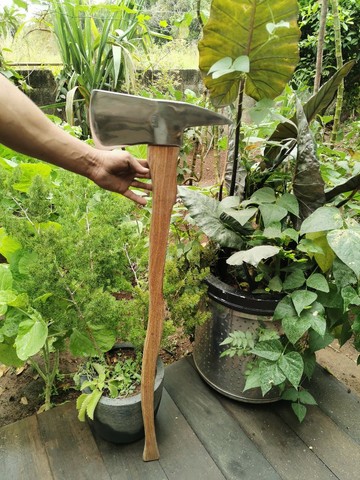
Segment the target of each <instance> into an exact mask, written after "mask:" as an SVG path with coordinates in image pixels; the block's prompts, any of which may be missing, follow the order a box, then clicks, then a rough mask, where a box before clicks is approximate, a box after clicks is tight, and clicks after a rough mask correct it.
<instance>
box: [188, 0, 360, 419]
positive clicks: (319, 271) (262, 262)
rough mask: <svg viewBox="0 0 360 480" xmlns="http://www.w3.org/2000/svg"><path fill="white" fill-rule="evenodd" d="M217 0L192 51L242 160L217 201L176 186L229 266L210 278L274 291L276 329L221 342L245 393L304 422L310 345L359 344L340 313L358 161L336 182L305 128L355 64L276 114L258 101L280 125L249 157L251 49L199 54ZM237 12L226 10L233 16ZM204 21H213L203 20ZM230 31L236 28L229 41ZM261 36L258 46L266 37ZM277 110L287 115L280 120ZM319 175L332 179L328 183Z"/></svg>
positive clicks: (353, 268) (354, 266) (351, 268)
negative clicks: (235, 362) (227, 118)
mask: <svg viewBox="0 0 360 480" xmlns="http://www.w3.org/2000/svg"><path fill="white" fill-rule="evenodd" d="M274 3H277V2H274ZM278 3H279V4H281V2H278ZM215 5H216V8H217V9H218V10H216V9H215ZM224 5H230V3H229V4H224V3H222V4H221V5H220V2H219V4H217V3H216V2H214V3H213V10H212V14H213V22H214V24H215V21H218V23H217V24H216V25H217V27H218V30H216V29H215V27H214V28H213V29H210V28H209V31H208V36H206V35H205V34H204V40H203V44H202V46H203V49H202V48H200V56H202V57H203V58H202V60H203V61H204V62H205V61H208V64H206V68H203V71H204V73H209V74H210V75H211V76H212V79H211V81H212V82H213V83H212V84H211V82H209V84H208V86H209V87H212V89H211V88H210V94H211V96H212V97H213V99H215V103H216V102H218V101H219V104H228V103H232V102H233V101H234V100H237V101H238V105H237V107H238V113H237V115H238V116H237V120H236V134H235V145H237V148H238V149H237V150H235V152H234V158H235V159H236V160H239V162H240V161H241V162H242V163H239V167H237V163H236V162H234V168H233V173H232V184H231V188H230V196H229V197H226V198H224V199H222V200H220V201H219V200H218V199H215V198H212V196H210V195H209V194H204V193H201V192H199V191H198V190H196V189H189V188H181V189H180V196H181V198H182V200H183V202H184V204H185V206H186V207H187V208H188V210H189V214H190V217H191V219H192V220H193V221H194V222H195V224H196V225H197V226H198V227H200V229H201V230H202V231H203V232H204V233H205V234H206V235H207V236H208V237H209V238H210V240H211V241H213V242H214V244H215V245H216V246H217V247H218V248H219V250H220V253H221V256H222V257H224V256H225V260H226V263H227V265H222V263H221V261H220V260H219V261H217V262H216V264H214V266H213V270H214V272H215V274H220V272H222V273H224V272H225V273H226V278H225V277H223V280H224V281H227V280H230V281H231V282H232V283H233V284H237V285H238V286H239V288H241V289H245V290H247V291H250V292H252V293H253V294H256V293H258V292H261V293H264V292H275V293H277V294H280V295H281V296H282V299H281V300H280V301H279V303H278V306H277V308H276V310H275V313H274V321H275V322H278V328H277V331H278V332H281V333H276V332H275V336H274V337H273V338H266V339H262V338H261V337H260V334H259V332H256V333H255V334H254V333H249V332H235V333H233V334H232V335H231V336H230V337H229V338H228V339H226V340H225V342H223V345H224V346H226V347H227V349H226V350H225V351H224V353H223V355H231V356H233V355H241V356H244V355H245V356H247V357H249V358H250V359H251V361H250V364H248V365H249V369H248V371H247V380H246V386H245V389H249V388H256V387H259V388H260V389H261V391H262V394H263V395H265V394H266V393H267V392H269V391H270V389H271V388H272V387H273V386H277V387H278V388H279V389H280V392H282V393H283V395H284V398H286V396H289V398H288V399H290V400H291V401H292V407H293V410H294V412H295V414H296V415H297V416H298V418H299V420H300V421H302V420H303V418H304V415H305V413H306V405H307V404H311V403H312V401H313V400H312V397H311V398H310V397H309V395H308V393H307V392H306V390H305V389H304V388H303V387H302V382H303V379H304V378H305V377H307V378H309V379H310V378H311V376H312V374H313V371H314V365H315V351H316V350H318V349H320V348H324V347H325V346H327V345H328V344H329V343H330V342H331V341H332V340H333V339H334V337H337V338H339V339H340V342H341V343H344V342H345V341H347V340H348V339H349V338H351V336H353V337H354V338H355V340H357V341H358V330H357V323H356V322H354V321H353V320H350V319H349V317H348V316H349V313H350V312H351V313H352V315H357V312H358V309H359V303H360V298H359V275H360V271H359V269H358V264H359V262H360V259H359V258H358V253H357V252H358V251H359V249H360V237H359V231H360V225H359V223H358V222H357V221H356V219H355V216H356V214H357V213H358V207H357V202H356V201H354V202H351V199H352V198H353V197H355V198H356V199H357V198H358V197H357V190H358V187H359V175H358V170H357V166H358V165H356V163H357V161H356V159H355V164H354V160H353V161H352V166H351V167H350V166H347V167H346V168H345V162H343V163H341V162H339V163H340V165H342V169H343V170H345V172H344V173H345V174H346V175H347V176H348V177H350V178H348V179H347V180H346V181H344V177H342V178H341V179H340V176H341V175H340V176H339V168H338V166H335V165H334V164H333V163H332V164H331V160H330V159H329V158H328V155H329V154H328V153H325V147H324V146H322V145H321V144H320V145H319V146H318V145H317V144H316V142H315V138H314V136H313V133H312V131H311V130H310V127H309V123H310V122H311V120H313V119H315V118H316V117H317V115H323V114H324V112H325V110H326V108H327V107H328V106H329V104H330V103H331V101H332V99H333V97H334V95H335V93H336V89H337V87H338V85H339V83H340V82H341V80H342V79H343V78H344V76H346V75H347V74H348V73H349V71H350V70H351V68H352V67H353V62H350V63H348V64H346V65H345V66H344V67H343V68H342V69H341V70H339V71H338V72H336V73H335V75H334V76H333V77H332V78H330V79H329V80H328V82H327V83H326V84H325V85H324V86H323V87H322V89H321V90H320V91H319V92H318V94H317V95H315V96H313V97H312V98H310V100H309V101H308V102H307V103H305V104H304V105H302V104H301V103H300V101H299V100H297V99H296V98H295V99H294V97H292V96H290V95H289V96H287V93H288V92H289V91H290V90H289V89H287V92H286V93H285V94H284V95H283V98H285V102H286V103H285V108H284V110H283V111H282V112H278V111H276V110H274V105H273V103H271V102H269V101H268V100H266V99H263V100H262V103H261V102H259V106H258V108H257V111H256V112H255V114H256V116H257V117H258V119H260V121H261V119H262V118H264V117H265V119H266V118H269V117H266V115H268V113H266V112H269V110H270V111H271V112H272V114H273V115H274V111H275V115H274V118H275V120H276V121H280V123H279V124H278V125H277V127H276V128H275V131H274V133H273V134H272V135H270V138H269V140H268V145H267V147H266V148H265V151H264V153H265V158H264V157H262V156H261V152H260V153H258V157H257V158H256V160H255V161H253V162H252V163H251V161H249V160H250V159H249V157H248V156H247V144H246V141H245V139H243V138H241V133H242V132H244V131H246V128H248V127H244V128H242V126H241V120H240V119H241V114H242V86H241V82H245V85H246V82H248V76H247V75H248V73H247V71H248V70H249V67H248V58H250V72H251V71H252V60H251V55H249V54H248V52H246V51H245V52H239V51H237V52H236V55H231V54H227V55H226V54H223V55H222V56H218V57H217V58H215V56H216V55H215V54H214V56H213V57H212V63H210V61H209V59H208V58H207V54H208V52H212V51H213V52H216V48H217V45H218V43H217V36H216V34H219V33H220V32H224V31H225V26H224V25H222V24H221V18H220V17H219V18H218V16H219V12H220V11H221V8H223V6H224ZM264 5H265V4H264ZM278 6H279V5H278ZM236 11H237V9H236V8H235V7H234V6H233V10H232V13H233V16H234V18H235V17H236V15H235V12H236ZM223 18H224V16H223ZM234 21H236V20H234ZM279 21H280V20H279ZM273 23H274V24H276V22H273ZM208 25H213V23H212V22H211V20H210V21H209V24H208ZM226 31H227V36H229V34H228V30H226ZM235 31H236V28H235V26H234V27H233V28H232V29H231V30H230V38H232V37H231V35H232V34H234V32H235ZM279 32H280V30H279ZM268 33H269V31H268ZM262 40H263V41H264V42H266V35H265V34H264V33H263V36H262ZM282 40H284V38H283V39H282ZM223 43H224V44H225V45H226V42H223ZM229 43H230V45H231V42H229ZM200 45H201V44H200ZM219 48H223V47H222V46H221V47H219ZM219 57H220V58H219ZM262 73H264V72H262ZM261 78H262V80H263V81H264V83H266V86H267V87H268V86H271V85H272V83H271V82H270V80H269V78H270V76H269V75H267V76H265V75H262V77H261ZM223 79H224V81H223ZM222 82H223V83H222ZM226 82H227V83H226ZM239 82H240V92H239ZM225 85H226V86H225ZM232 88H233V90H231V89H232ZM274 89H276V81H275V83H274ZM248 93H249V91H248ZM226 95H228V96H226ZM252 96H253V97H254V98H257V97H256V95H252ZM266 96H271V95H269V94H268V93H267V94H266ZM291 98H293V105H291V101H290V99H291ZM219 99H220V100H219ZM224 99H225V100H224ZM260 103H261V104H260ZM283 112H285V113H286V114H287V116H288V117H290V119H291V120H286V119H285V118H284V117H283V116H282V115H281V114H282V113H283ZM294 112H295V114H294ZM265 121H266V120H265ZM273 125H274V122H273ZM248 130H250V128H248ZM260 131H261V128H258V136H257V137H256V138H255V139H254V140H253V143H254V144H255V145H256V144H258V145H259V144H260V145H265V146H266V141H265V142H264V141H263V140H262V138H261V136H260ZM264 131H266V130H264ZM259 137H260V138H259ZM250 142H251V140H250ZM295 146H296V147H297V148H296V153H295V154H294V153H293V152H294V147H295ZM250 148H251V143H250ZM319 152H322V157H321V160H323V158H324V157H325V158H328V162H327V164H326V167H327V170H326V173H327V178H324V177H323V175H322V173H323V171H325V170H324V163H320V159H319V156H318V155H319ZM239 153H240V154H241V157H240V158H238V154H239ZM344 155H345V156H346V154H344ZM332 156H334V157H335V156H336V153H334V152H333V153H332ZM356 158H357V157H356ZM330 164H331V166H330ZM239 174H241V177H240V175H239ZM238 179H239V180H238ZM327 179H330V180H331V182H332V183H331V182H330V184H328V185H327V184H326V183H325V180H327ZM235 181H238V183H239V192H238V195H234V189H232V186H233V185H234V183H233V182H235ZM240 187H241V188H240ZM351 191H352V193H350V192H351ZM339 207H343V208H339ZM225 260H223V262H224V261H225ZM225 267H226V268H225ZM354 324H355V328H354ZM272 335H274V333H272ZM356 345H358V344H357V343H356ZM287 392H290V393H287ZM290 397H291V398H290Z"/></svg>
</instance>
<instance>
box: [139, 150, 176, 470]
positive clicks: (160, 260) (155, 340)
mask: <svg viewBox="0 0 360 480" xmlns="http://www.w3.org/2000/svg"><path fill="white" fill-rule="evenodd" d="M178 155H179V147H166V146H149V147H148V162H149V166H150V171H151V179H152V185H153V201H152V216H151V225H150V253H149V293H150V303H149V320H148V326H147V332H146V339H145V345H144V353H143V364H142V376H141V404H142V414H143V419H144V429H145V448H144V453H143V460H144V461H145V462H148V461H151V460H158V459H159V450H158V446H157V442H156V433H155V418H154V382H155V373H156V362H157V357H158V355H159V349H160V342H161V335H162V331H163V321H164V315H165V302H164V298H163V278H164V267H165V258H166V249H167V242H168V234H169V226H170V218H171V211H172V207H173V205H174V203H175V200H176V189H177V186H176V172H177V159H178Z"/></svg>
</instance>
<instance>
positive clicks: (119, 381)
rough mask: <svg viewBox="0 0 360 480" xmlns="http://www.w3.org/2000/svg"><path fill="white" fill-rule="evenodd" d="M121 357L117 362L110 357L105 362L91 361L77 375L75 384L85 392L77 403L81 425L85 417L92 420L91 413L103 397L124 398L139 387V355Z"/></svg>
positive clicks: (100, 360)
mask: <svg viewBox="0 0 360 480" xmlns="http://www.w3.org/2000/svg"><path fill="white" fill-rule="evenodd" d="M109 355H110V354H109ZM123 356H124V355H120V356H119V358H118V357H115V356H114V355H111V357H110V356H109V357H108V359H104V358H103V357H102V358H99V359H92V361H90V362H87V363H86V364H85V365H84V366H83V367H81V369H80V370H79V372H78V373H77V374H76V377H75V380H76V382H77V384H78V386H79V388H80V389H81V390H82V391H83V392H84V393H82V394H81V395H80V396H79V397H78V399H77V401H76V408H77V409H78V411H79V413H78V418H79V420H80V421H82V422H84V421H85V419H86V416H88V417H89V418H90V419H91V420H93V419H94V412H95V409H96V406H97V404H98V402H99V400H100V398H101V397H102V395H105V396H107V397H110V398H126V397H128V396H130V395H132V394H133V393H134V391H135V389H136V388H137V387H139V385H140V380H141V355H139V354H138V355H137V356H135V358H131V357H129V358H122V357H123Z"/></svg>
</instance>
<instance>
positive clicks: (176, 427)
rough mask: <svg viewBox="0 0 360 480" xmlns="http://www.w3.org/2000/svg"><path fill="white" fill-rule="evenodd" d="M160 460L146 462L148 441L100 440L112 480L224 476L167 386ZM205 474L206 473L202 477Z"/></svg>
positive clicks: (159, 426) (159, 423)
mask: <svg viewBox="0 0 360 480" xmlns="http://www.w3.org/2000/svg"><path fill="white" fill-rule="evenodd" d="M156 432H157V437H158V444H159V450H160V460H159V461H155V462H143V460H142V449H143V446H144V441H143V440H141V441H139V442H136V443H133V444H130V445H114V444H111V443H108V442H105V441H103V440H101V439H100V438H98V437H95V438H96V442H97V444H98V447H99V450H100V452H101V454H102V457H103V459H104V462H105V464H106V467H107V470H108V472H109V474H110V476H111V479H112V480H143V479H145V478H146V480H188V479H190V478H196V477H199V478H206V479H207V480H224V476H223V475H222V474H221V472H220V471H219V469H218V468H217V466H216V465H215V463H214V461H213V460H212V459H211V457H210V456H209V454H208V453H207V452H206V450H205V449H204V447H203V445H202V444H201V442H200V441H199V439H198V438H197V437H196V435H195V434H194V432H193V431H192V430H191V428H190V426H189V425H188V423H187V422H186V420H185V419H184V417H183V416H182V414H181V412H180V411H179V410H178V408H177V407H176V405H175V404H174V402H173V401H172V399H171V398H170V396H169V394H168V393H167V392H166V391H165V390H164V392H163V397H162V400H161V404H160V409H159V412H158V414H157V417H156ZM202 475H203V477H202Z"/></svg>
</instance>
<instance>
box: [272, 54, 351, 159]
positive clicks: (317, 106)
mask: <svg viewBox="0 0 360 480" xmlns="http://www.w3.org/2000/svg"><path fill="white" fill-rule="evenodd" d="M354 64H355V61H354V60H352V61H351V62H348V63H346V64H345V65H344V66H343V67H341V68H340V69H339V70H338V71H337V72H336V73H335V74H334V75H333V76H332V77H331V78H330V79H329V80H328V81H327V82H326V83H324V85H322V87H321V88H320V90H319V91H318V92H317V93H316V94H314V95H313V96H312V97H311V98H310V99H309V100H308V101H307V102H306V103H305V104H304V105H303V108H304V113H305V116H306V118H307V121H308V122H309V123H310V122H311V121H312V120H313V119H314V118H315V117H316V115H322V114H323V113H324V112H325V110H326V109H327V108H328V107H329V105H330V104H331V102H332V101H333V99H334V97H335V95H336V92H337V89H338V87H339V85H340V83H341V82H342V81H343V79H344V78H345V77H346V76H347V74H348V73H349V72H350V70H351V69H352V67H353V66H354ZM296 124H297V120H296V116H294V117H293V118H292V119H291V120H290V121H289V122H285V123H279V125H278V126H277V128H276V130H275V132H274V133H273V134H272V135H271V137H270V138H269V142H271V143H273V142H281V143H282V144H284V143H285V142H287V141H288V140H289V139H291V138H294V139H295V138H296V137H297V130H296ZM287 153H288V150H287V149H286V148H285V149H284V150H283V151H282V152H281V147H275V146H273V145H271V146H269V147H267V148H266V149H265V154H264V155H265V157H266V159H267V161H269V160H271V161H274V160H275V159H277V161H280V158H279V157H280V156H282V157H285V156H286V154H287Z"/></svg>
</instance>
